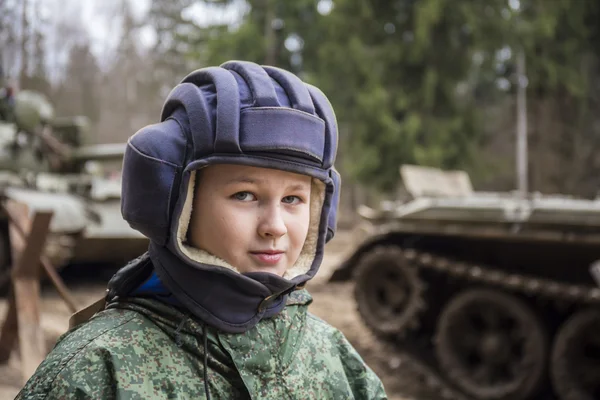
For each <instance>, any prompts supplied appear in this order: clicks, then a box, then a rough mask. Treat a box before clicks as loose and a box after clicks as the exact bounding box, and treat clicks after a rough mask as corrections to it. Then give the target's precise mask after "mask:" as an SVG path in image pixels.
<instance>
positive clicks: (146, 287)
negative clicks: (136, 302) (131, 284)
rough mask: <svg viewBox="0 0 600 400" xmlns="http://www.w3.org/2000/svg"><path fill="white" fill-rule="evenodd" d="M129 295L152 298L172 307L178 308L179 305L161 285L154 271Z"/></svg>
mask: <svg viewBox="0 0 600 400" xmlns="http://www.w3.org/2000/svg"><path fill="white" fill-rule="evenodd" d="M131 295H133V296H141V295H146V296H148V295H149V296H152V297H154V298H156V299H158V300H161V301H164V302H167V303H169V304H172V305H176V306H180V307H181V303H180V302H179V301H178V300H177V299H176V298H175V297H174V296H173V295H172V294H171V292H170V291H169V289H167V288H166V287H165V285H163V283H162V281H161V280H160V278H159V277H158V275H157V274H156V271H153V272H152V275H150V277H149V278H148V279H146V281H144V283H142V284H141V285H140V286H139V287H138V288H137V289H135V290H134V291H133V292H132V293H131Z"/></svg>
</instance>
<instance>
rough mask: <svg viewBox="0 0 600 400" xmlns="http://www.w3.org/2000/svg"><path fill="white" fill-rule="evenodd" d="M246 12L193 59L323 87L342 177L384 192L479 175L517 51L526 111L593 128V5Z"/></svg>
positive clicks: (215, 32)
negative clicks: (433, 176)
mask: <svg viewBox="0 0 600 400" xmlns="http://www.w3.org/2000/svg"><path fill="white" fill-rule="evenodd" d="M204 3H210V4H212V5H213V6H215V5H221V6H222V7H231V6H232V4H233V5H235V4H238V5H239V4H240V3H239V2H238V1H217V2H215V1H205V2H204ZM244 4H245V6H246V7H247V12H246V13H245V14H244V15H243V17H242V18H241V20H240V21H238V23H236V24H234V25H233V26H229V25H213V26H209V27H205V28H199V27H198V28H197V32H196V34H194V35H190V36H189V38H191V39H187V42H188V44H190V46H191V47H190V48H191V50H190V52H189V54H188V55H189V57H190V58H191V59H195V60H201V61H202V62H203V63H207V64H215V63H217V64H218V63H221V62H223V61H225V60H228V59H248V60H252V61H256V62H259V63H267V62H268V63H271V64H275V65H278V66H281V67H284V68H288V69H291V70H292V71H295V72H297V73H298V74H299V75H301V76H302V77H303V78H304V79H306V80H308V81H309V82H312V83H314V84H316V85H318V86H319V87H321V88H322V89H323V91H324V92H325V93H326V94H327V95H328V96H329V98H330V100H331V102H332V103H333V105H334V107H335V109H336V112H337V116H338V119H339V121H340V126H341V127H342V128H341V132H340V136H341V138H340V149H341V150H340V151H341V152H342V153H343V154H344V157H343V159H344V160H345V163H344V165H343V166H342V169H343V170H344V171H345V172H346V173H349V174H351V175H352V176H354V177H356V178H358V179H359V180H360V181H362V182H365V183H368V184H369V185H374V186H376V187H378V188H380V189H384V190H391V189H393V188H394V186H395V184H396V182H397V179H398V168H399V166H400V165H401V164H402V163H417V164H423V165H430V166H439V167H444V168H466V169H470V168H471V169H472V168H486V167H485V160H482V159H481V158H480V153H481V149H482V148H483V147H484V146H485V145H486V143H487V142H488V141H490V139H491V137H490V135H506V132H505V131H500V132H498V131H497V132H495V133H494V131H493V129H488V127H487V126H486V115H487V114H488V113H489V110H490V109H492V108H495V107H499V105H500V104H505V103H506V102H505V101H504V99H506V98H508V97H510V96H513V95H514V89H515V85H514V83H515V76H514V70H515V67H514V60H515V57H514V56H515V54H516V53H517V51H519V49H521V48H522V49H524V51H525V53H526V56H527V57H526V58H527V72H528V79H529V86H528V95H529V99H528V104H529V105H530V109H531V110H537V106H536V105H537V104H538V103H539V102H541V101H548V99H556V100H557V101H565V102H566V103H568V104H569V106H568V107H563V108H559V112H558V113H556V115H553V116H549V115H547V116H545V117H544V118H554V117H555V118H556V119H557V121H559V123H561V124H563V125H564V126H567V127H568V128H565V131H564V132H567V131H568V130H573V129H577V130H586V129H588V126H589V124H590V120H589V115H590V114H589V113H587V114H586V113H585V112H583V111H581V110H585V109H587V108H588V107H589V106H590V104H589V98H590V83H589V82H590V81H589V80H590V77H591V76H593V72H592V67H593V66H595V65H597V64H596V63H597V61H598V58H597V56H598V52H599V50H598V46H597V39H598V38H599V34H598V30H599V28H598V24H597V21H598V20H599V17H600V9H599V7H600V3H599V2H597V1H591V0H589V1H588V0H582V1H575V2H574V1H570V0H552V1H546V0H521V1H520V8H519V9H518V10H514V9H512V8H511V7H510V4H509V1H508V0H486V1H470V0H393V1H390V0H373V1H369V2H366V1H363V0H335V1H333V9H332V10H331V12H329V13H326V14H325V15H322V14H320V13H319V12H318V11H317V10H318V8H319V7H318V5H319V1H317V0H298V1H294V2H289V1H283V0H249V1H247V2H245V3H244ZM321 5H322V4H321ZM290 35H297V37H300V38H301V39H302V44H303V46H302V47H301V49H300V50H298V49H296V50H292V51H290V50H288V49H286V46H285V40H286V38H289V37H290ZM590 60H591V61H590ZM596 74H597V72H596ZM499 78H504V79H506V82H508V83H509V86H508V91H507V89H506V88H502V89H501V88H500V87H499V86H498V84H497V83H498V79H499ZM577 110H579V111H580V112H578V113H576V112H575V111H577ZM532 113H534V111H532ZM506 115H508V116H509V118H514V117H512V116H511V114H510V110H509V109H507V112H506ZM573 115H577V118H573ZM533 117H535V114H534V115H533ZM534 120H535V118H534ZM586 124H587V125H586ZM490 132H492V133H490ZM534 135H535V132H534ZM563 141H564V140H563ZM502 164H505V163H504V162H503V163H502Z"/></svg>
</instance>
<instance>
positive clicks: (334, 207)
mask: <svg viewBox="0 0 600 400" xmlns="http://www.w3.org/2000/svg"><path fill="white" fill-rule="evenodd" d="M329 177H330V178H331V181H332V183H333V193H332V195H331V204H330V206H329V214H328V215H327V234H326V236H325V243H327V242H329V241H330V240H331V239H333V237H334V236H335V232H336V230H337V212H338V208H339V206H340V191H341V188H342V177H341V176H340V174H339V173H338V172H337V171H336V169H335V168H331V169H330V170H329Z"/></svg>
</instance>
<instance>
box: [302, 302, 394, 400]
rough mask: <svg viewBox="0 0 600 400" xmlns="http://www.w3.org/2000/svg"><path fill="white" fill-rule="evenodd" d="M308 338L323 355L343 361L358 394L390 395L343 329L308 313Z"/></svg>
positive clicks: (346, 376) (369, 396)
mask: <svg viewBox="0 0 600 400" xmlns="http://www.w3.org/2000/svg"><path fill="white" fill-rule="evenodd" d="M305 340H306V341H307V342H308V343H310V345H309V346H310V347H312V348H314V349H317V352H320V354H321V355H325V357H328V358H330V359H335V360H336V361H337V362H339V364H340V365H341V368H342V370H343V378H342V379H343V380H345V381H347V383H348V385H349V386H350V388H351V390H352V393H353V395H354V396H355V398H359V399H363V398H364V399H387V396H386V394H385V390H384V388H383V384H382V382H381V380H380V379H379V377H378V376H377V375H376V374H375V372H374V371H373V370H372V369H371V368H370V367H369V366H368V365H367V364H366V363H365V361H364V360H363V359H362V357H361V356H360V354H359V353H358V351H357V350H356V349H355V348H354V346H352V344H351V343H350V342H349V341H348V339H347V338H346V336H344V334H343V333H342V332H341V331H340V330H339V329H337V328H335V327H333V326H331V325H330V324H328V323H327V322H325V321H324V320H322V319H321V318H319V317H317V316H315V315H313V314H311V313H307V334H306V337H305Z"/></svg>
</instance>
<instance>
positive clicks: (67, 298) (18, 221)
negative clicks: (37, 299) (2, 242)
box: [0, 202, 79, 313]
mask: <svg viewBox="0 0 600 400" xmlns="http://www.w3.org/2000/svg"><path fill="white" fill-rule="evenodd" d="M5 210H6V213H7V214H8V218H9V221H10V222H11V224H10V227H11V229H12V231H11V239H12V238H14V241H15V244H14V246H13V253H14V254H20V252H21V251H22V249H23V247H24V246H25V241H24V240H25V239H24V238H25V237H26V232H27V231H28V230H29V225H30V220H29V218H28V210H27V207H26V206H25V205H23V204H20V203H16V202H7V204H6V206H5ZM40 262H41V263H42V266H43V267H44V271H45V272H46V275H48V277H49V278H50V280H51V281H52V284H53V285H54V287H55V288H56V290H57V291H58V294H59V295H60V296H61V297H62V299H63V301H64V302H65V303H66V305H67V307H68V308H69V311H71V312H72V313H75V312H77V310H78V309H79V307H78V305H77V302H76V301H75V298H74V297H73V296H72V295H71V293H70V292H69V290H68V288H67V286H66V285H65V283H64V281H63V280H62V278H61V277H60V275H59V274H58V273H57V272H56V268H54V266H53V265H52V264H51V263H50V261H49V260H48V258H47V257H46V256H44V255H43V254H42V255H41V256H40ZM0 278H1V277H0Z"/></svg>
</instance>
